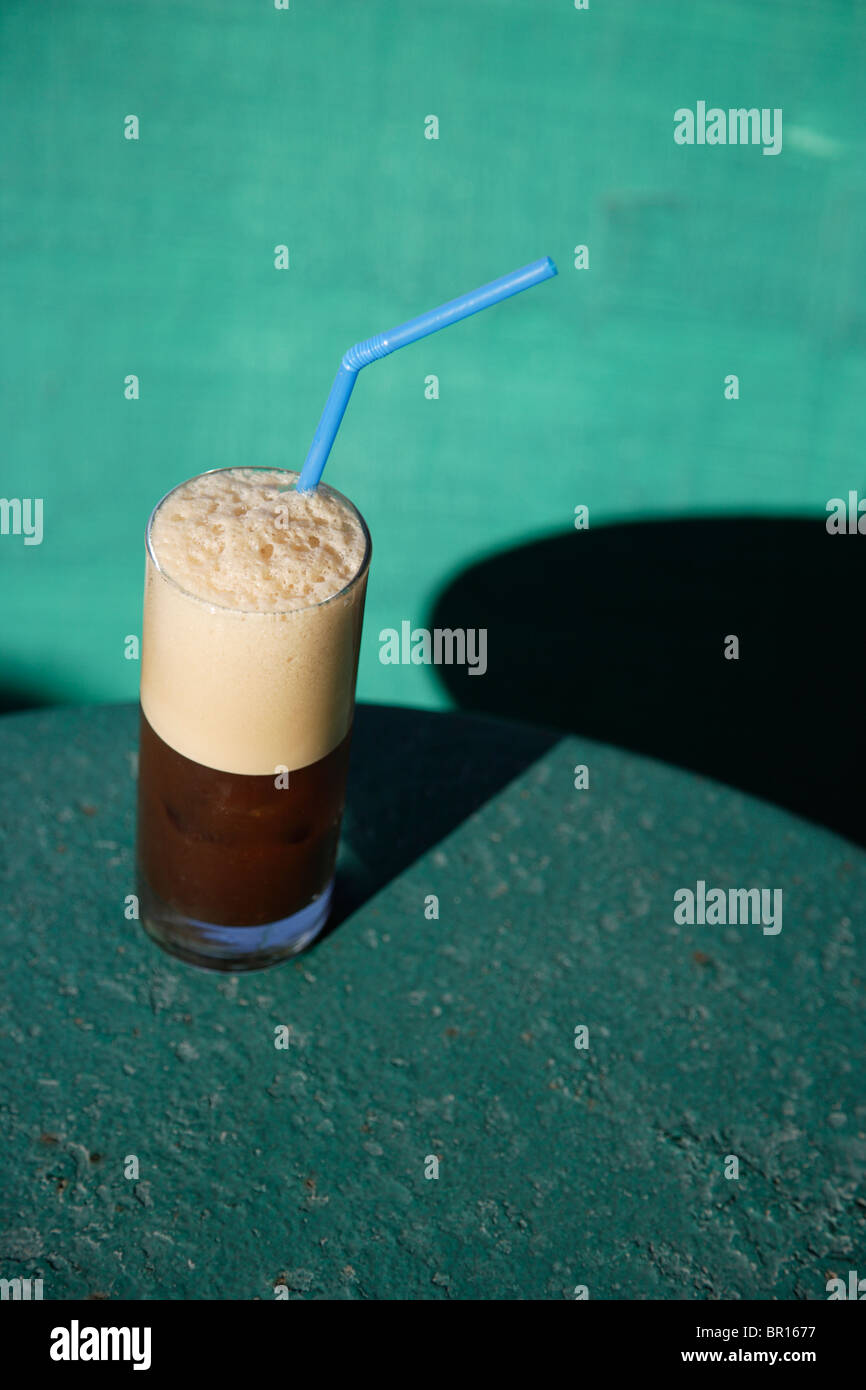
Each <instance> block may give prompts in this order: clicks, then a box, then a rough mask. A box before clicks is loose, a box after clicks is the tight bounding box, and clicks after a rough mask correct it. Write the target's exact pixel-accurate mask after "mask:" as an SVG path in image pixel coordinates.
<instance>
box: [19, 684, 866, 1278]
mask: <svg viewBox="0 0 866 1390" xmlns="http://www.w3.org/2000/svg"><path fill="white" fill-rule="evenodd" d="M135 739H136V721H135V709H134V707H133V706H101V707H90V708H81V709H62V710H49V711H45V712H37V713H28V714H22V715H14V716H8V717H7V718H5V719H4V720H2V721H0V769H2V778H3V790H4V804H3V832H4V845H3V856H2V875H3V889H2V894H3V896H2V901H3V920H4V930H3V940H4V948H5V949H4V970H3V986H2V1016H0V1018H2V1030H0V1062H2V1068H3V1070H2V1076H3V1081H2V1133H3V1168H4V1171H3V1174H2V1190H3V1192H4V1194H5V1196H4V1211H3V1223H2V1235H0V1276H2V1277H4V1278H14V1277H16V1276H18V1277H33V1278H42V1279H43V1280H44V1296H45V1298H50V1299H63V1298H79V1297H90V1298H145V1299H150V1298H182V1299H202V1298H220V1299H255V1298H261V1299H272V1298H274V1297H275V1294H274V1288H275V1286H280V1288H281V1289H283V1290H285V1291H286V1293H287V1296H288V1297H291V1298H307V1299H309V1298H366V1299H386V1298H399V1297H410V1298H415V1299H435V1298H456V1299H461V1298H476V1299H504V1298H518V1299H548V1298H553V1299H562V1298H568V1299H570V1298H573V1297H574V1296H575V1288H576V1286H579V1285H583V1286H585V1287H586V1289H587V1290H588V1294H589V1297H590V1298H594V1299H599V1298H601V1299H604V1298H607V1299H624V1298H665V1299H712V1298H726V1299H730V1298H749V1297H754V1298H792V1297H796V1298H803V1299H824V1298H826V1291H825V1284H826V1280H827V1279H828V1278H829V1277H831V1275H834V1274H838V1275H841V1276H842V1277H846V1276H847V1271H848V1270H849V1268H854V1267H857V1262H858V1260H859V1261H860V1264H861V1266H862V1260H863V1250H864V1244H863V1222H864V1217H866V1197H864V1192H863V1187H862V1177H861V1175H862V1171H863V1160H864V1156H866V1103H864V1095H863V1087H862V1058H863V1053H864V1040H866V1025H864V1019H863V1011H862V1007H861V1003H860V1001H861V998H862V982H863V978H864V969H866V962H864V947H863V939H862V935H861V934H860V933H859V931H858V927H859V925H860V921H861V911H860V905H861V900H862V896H863V891H864V887H866V856H864V854H863V853H862V852H861V851H859V850H856V849H854V848H853V847H852V846H851V845H850V844H848V843H847V842H845V841H843V840H841V839H838V838H835V837H833V836H832V835H830V834H828V833H826V832H825V831H822V830H818V829H815V828H813V827H812V826H810V825H808V824H806V823H805V822H802V821H797V820H795V819H793V818H792V817H790V816H789V815H788V814H786V813H783V812H780V811H777V810H776V809H774V808H773V807H771V806H769V805H767V804H764V803H761V802H757V801H753V800H750V799H748V798H746V797H744V796H741V795H739V794H737V793H735V792H733V791H730V790H728V789H725V788H722V787H720V786H719V785H717V784H715V783H713V782H710V781H707V780H702V779H699V778H696V777H692V776H689V775H686V774H684V773H682V772H676V771H672V770H670V769H668V768H666V767H664V766H663V765H661V764H658V763H654V762H651V761H648V760H645V759H641V758H638V757H634V756H631V755H626V754H623V753H621V752H619V751H617V750H615V749H612V748H609V747H606V746H603V745H601V744H596V743H591V742H588V741H586V740H582V739H579V738H573V737H569V738H565V739H562V740H561V741H557V740H556V739H555V738H551V737H550V736H548V735H545V734H543V733H538V732H535V731H533V730H528V729H521V728H520V727H519V726H513V725H507V724H501V723H497V722H495V721H488V720H481V719H473V718H471V717H466V716H450V715H433V714H419V713H417V712H412V711H406V710H387V709H383V708H375V707H374V708H365V707H361V708H360V709H359V714H358V720H357V725H356V745H355V764H354V770H353V778H352V784H351V790H350V805H349V812H348V819H347V834H346V843H345V845H344V852H343V858H342V861H341V878H342V881H343V885H344V892H343V917H344V920H343V921H342V922H341V923H340V924H339V925H338V926H337V927H336V929H334V930H332V931H331V932H330V933H329V934H328V935H327V937H325V938H324V939H323V940H322V941H321V942H320V943H318V944H317V945H316V946H315V947H314V948H313V949H312V950H310V951H309V952H307V953H306V954H305V955H303V956H302V957H300V958H298V960H296V961H294V962H292V963H290V964H287V965H284V966H282V967H279V968H277V969H275V970H272V971H269V972H264V973H261V974H255V975H249V976H245V977H236V976H235V977H227V976H223V975H217V974H213V975H212V974H209V973H205V972H199V971H196V970H194V969H191V968H189V967H186V966H184V965H182V964H180V963H179V962H177V961H174V960H172V959H170V958H169V957H167V956H165V955H163V954H161V953H160V952H159V951H158V949H157V948H156V947H155V946H154V945H153V944H152V943H151V942H150V941H149V940H148V939H147V938H146V937H145V935H144V933H143V932H142V931H141V929H140V927H139V926H138V925H137V923H135V922H133V921H128V920H126V919H125V916H124V901H125V898H126V895H127V894H129V893H131V892H133V891H134V881H133V858H132V833H133V813H134V786H135V782H134V779H135ZM577 764H586V765H587V766H588V767H589V770H590V786H589V788H588V789H586V790H576V789H575V786H574V768H575V766H576V765H577ZM511 779H513V780H511ZM698 879H704V880H705V881H706V882H707V883H708V884H709V885H713V886H720V887H723V888H729V887H738V886H744V887H749V886H752V885H763V886H766V887H780V888H781V889H782V890H783V893H784V917H783V927H782V931H781V932H780V933H779V934H778V935H766V934H764V932H763V931H762V930H761V928H760V926H736V927H731V926H727V927H723V926H708V925H696V926H680V925H677V924H676V923H675V921H674V899H673V895H674V892H675V891H676V889H678V888H680V887H683V886H692V887H694V886H695V883H696V881H697V880H698ZM371 895H372V896H371ZM433 895H435V897H436V898H437V899H438V904H439V908H438V918H430V917H428V916H426V915H425V903H426V902H428V901H429V900H430V898H431V897H432V896H433ZM347 914H348V915H347ZM281 1025H285V1026H288V1028H289V1029H290V1034H289V1037H290V1045H289V1046H288V1048H283V1049H278V1048H276V1047H275V1030H276V1029H278V1028H279V1027H280V1026H281ZM582 1025H583V1026H585V1027H586V1028H587V1029H588V1030H589V1031H588V1042H589V1046H588V1047H586V1048H582V1049H578V1048H576V1047H575V1036H576V1035H575V1029H576V1028H579V1027H580V1026H582ZM577 1036H578V1038H579V1037H580V1035H579V1034H578V1035H577ZM730 1155H733V1156H736V1157H737V1158H738V1160H739V1177H738V1178H737V1179H729V1178H726V1176H725V1165H726V1161H727V1160H728V1156H730ZM132 1157H134V1158H135V1159H136V1160H137V1164H138V1176H137V1177H135V1176H132V1177H127V1176H125V1170H126V1171H134V1168H133V1167H132V1165H131V1163H130V1159H131V1158H132ZM432 1158H435V1159H436V1160H437V1162H438V1176H437V1177H433V1176H428V1174H430V1173H432V1171H433V1170H434V1168H435V1165H434V1163H433V1162H432V1161H431V1160H432Z"/></svg>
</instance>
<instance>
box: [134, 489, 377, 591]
mask: <svg viewBox="0 0 866 1390" xmlns="http://www.w3.org/2000/svg"><path fill="white" fill-rule="evenodd" d="M239 472H251V473H285V474H288V475H290V476H292V477H293V478H295V479H297V478H299V477H300V471H299V470H298V469H294V468H279V467H273V466H271V465H269V464H264V463H238V464H229V465H228V466H227V467H224V468H204V469H202V471H201V472H200V473H193V475H192V477H190V478H184V480H183V482H180V483H175V485H174V487H172V488H169V490H168V492H166V493H163V495H162V497H160V499H159V501H158V502H157V503H156V505H155V507H154V508H153V510H152V512H151V513H150V516H149V517H148V519H147V525H146V526H145V528H144V548H145V551H146V554H147V557H148V559H149V560H150V561H151V562H152V564H153V566H154V569H155V570H156V571H157V573H158V574H159V575H160V576H161V578H163V579H164V580H165V581H166V583H168V584H170V585H171V586H172V588H173V589H176V590H177V592H178V593H179V594H183V595H184V597H185V598H189V599H192V601H193V603H200V604H201V605H202V606H203V607H204V608H210V609H215V610H216V611H217V612H220V613H237V614H239V615H243V616H244V617H257V618H292V617H294V616H295V614H301V613H310V612H312V611H313V610H314V609H316V608H325V607H326V606H327V605H328V604H329V603H334V602H336V600H337V599H339V598H345V596H346V595H347V594H348V593H350V592H351V590H352V589H354V587H355V585H356V584H357V583H358V582H359V581H360V580H361V579H363V577H364V575H365V574H366V573H367V570H368V569H369V568H370V559H371V556H372V554H373V541H372V537H371V536H370V528H369V527H368V525H367V523H366V521H365V520H364V518H363V516H362V515H361V513H360V512H359V510H358V508H357V507H356V506H355V504H354V502H353V501H352V500H351V498H349V497H346V496H345V494H344V493H342V492H339V491H338V489H337V488H335V487H331V486H330V484H329V483H319V484H318V485H317V490H318V488H323V489H324V490H325V492H326V493H328V494H330V496H332V497H337V498H339V500H340V501H341V502H343V503H344V504H345V505H346V507H348V509H349V510H350V511H351V512H352V513H353V515H354V516H355V517H356V518H357V520H358V522H359V524H360V526H361V531H362V533H363V536H364V555H363V557H362V559H361V563H360V565H359V566H358V569H357V570H356V571H355V573H354V574H353V575H352V578H351V579H350V580H349V581H348V583H346V584H344V585H343V587H342V589H338V591H337V592H336V593H335V594H329V595H328V597H327V598H323V599H319V600H318V601H317V602H315V603H306V604H304V605H303V607H301V608H236V607H234V606H233V605H231V604H226V603H216V602H215V601H214V600H213V599H208V598H202V596H201V594H194V593H192V591H191V590H189V589H185V588H184V586H183V585H182V584H181V583H179V581H178V580H177V579H175V578H174V576H173V575H171V574H169V573H168V571H167V570H165V569H163V567H162V565H161V564H160V562H159V558H158V556H157V554H156V550H155V547H154V544H153V523H154V521H155V519H156V514H157V512H158V511H159V509H160V507H162V505H163V503H165V502H167V501H168V499H169V497H171V496H173V494H174V493H175V492H178V491H179V490H180V488H182V487H186V485H187V483H192V482H194V481H195V479H196V478H206V477H209V476H210V474H212V473H239Z"/></svg>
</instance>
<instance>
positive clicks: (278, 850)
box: [137, 713, 352, 927]
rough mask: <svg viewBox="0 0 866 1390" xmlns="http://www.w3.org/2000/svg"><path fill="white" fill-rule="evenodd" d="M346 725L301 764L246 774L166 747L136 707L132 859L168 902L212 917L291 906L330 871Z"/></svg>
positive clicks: (277, 911) (226, 920) (228, 919)
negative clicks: (336, 740)
mask: <svg viewBox="0 0 866 1390" xmlns="http://www.w3.org/2000/svg"><path fill="white" fill-rule="evenodd" d="M351 735H352V731H351V729H350V730H349V732H348V734H347V735H346V737H345V738H344V739H343V742H342V743H341V744H339V745H338V746H337V747H336V748H335V749H333V751H332V752H330V753H329V754H328V755H327V756H326V757H324V758H321V759H320V760H319V761H318V762H317V763H311V764H310V766H309V767H303V768H300V769H299V770H297V771H292V772H289V773H288V774H283V778H282V780H283V781H285V780H286V778H288V783H289V785H288V787H287V788H278V787H277V786H275V781H276V777H277V773H276V769H275V770H274V773H273V775H267V776H264V777H257V776H256V777H254V776H246V775H245V774H243V773H235V772H219V771H217V770H216V769H215V768H212V767H203V766H202V765H201V764H200V763H196V762H192V760H191V759H189V758H185V757H184V756H183V754H181V753H177V752H175V750H174V749H173V748H170V747H169V746H168V744H167V743H164V742H163V741H162V739H161V738H159V736H158V735H157V734H155V733H154V731H153V729H152V728H151V727H150V724H149V723H148V722H147V719H146V718H145V716H144V714H143V713H142V715H141V736H140V744H139V749H140V752H139V772H138V849H137V852H138V864H139V871H140V874H141V876H142V879H143V881H144V882H145V883H146V884H147V885H149V887H150V888H151V889H152V890H153V892H154V893H155V894H157V896H158V897H159V898H160V899H162V901H163V902H164V903H166V904H168V906H169V907H171V908H173V909H174V910H175V911H176V912H178V913H180V914H182V915H184V916H186V917H191V918H194V919H196V920H197V921H202V922H212V923H215V924H217V925H220V926H227V927H246V926H250V927H252V926H261V925H263V924H265V923H267V922H276V921H279V920H281V919H282V918H284V917H288V916H290V915H291V914H292V913H294V912H298V911H300V910H301V909H302V908H305V907H307V906H308V904H309V903H311V902H312V901H313V900H314V899H315V898H317V897H318V896H319V895H320V894H321V893H322V892H323V891H324V889H325V888H326V887H327V885H328V883H329V882H330V880H331V878H332V877H333V873H334V864H335V861H336V857H337V841H338V838H339V833H340V821H341V819H342V816H343V806H344V803H345V795H346V776H347V772H348V767H349V744H350V741H351Z"/></svg>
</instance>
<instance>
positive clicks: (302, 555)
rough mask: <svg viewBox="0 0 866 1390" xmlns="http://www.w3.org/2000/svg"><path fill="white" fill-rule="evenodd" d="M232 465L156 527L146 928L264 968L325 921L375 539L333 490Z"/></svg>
mask: <svg viewBox="0 0 866 1390" xmlns="http://www.w3.org/2000/svg"><path fill="white" fill-rule="evenodd" d="M296 481H297V474H296V473H293V472H289V471H282V470H273V469H258V468H229V469H218V470H216V471H214V472H211V473H203V474H201V475H200V476H198V477H196V478H193V479H191V480H190V481H189V482H186V483H182V484H181V485H180V486H179V487H177V488H175V489H174V490H173V491H172V492H170V493H168V495H167V496H166V497H164V498H163V500H162V501H161V502H160V503H159V504H158V505H157V507H156V508H155V510H154V512H153V515H152V516H151V518H150V522H149V524H148V528H147V535H146V552H147V553H146V562H145V563H146V571H145V596H144V626H143V633H142V666H141V744H140V757H139V796H138V850H137V853H138V873H139V900H140V914H141V920H142V923H143V925H144V927H145V929H146V930H147V931H148V932H149V933H150V935H151V936H153V937H154V938H155V939H156V940H157V941H158V942H160V944H161V945H162V946H164V947H165V948H166V949H167V950H169V951H171V952H172V953H173V954H175V955H177V956H180V957H181V958H182V959H185V960H188V961H191V962H193V963H195V964H199V965H206V966H211V967H214V968H217V969H223V970H247V969H256V968H259V967H262V966H265V965H270V964H273V963H274V962H276V961H278V960H281V959H283V958H285V957H287V956H289V955H293V954H294V953H295V952H297V951H299V950H301V949H302V948H303V947H304V946H306V945H307V944H308V943H309V942H310V941H312V939H313V938H314V937H315V936H316V935H317V933H318V932H319V931H320V930H321V928H322V926H323V925H324V923H325V920H326V919H327V916H328V910H329V905H330V900H331V894H332V891H333V884H334V867H335V861H336V854H337V842H338V837H339V830H340V821H341V818H342V814H343V805H344V800H345V789H346V776H347V770H348V759H349V743H350V738H351V730H352V717H353V712H354V699H355V678H356V674H357V666H358V651H359V646H360V637H361V623H362V618H363V611H364V598H365V592H366V584H367V571H368V567H369V562H370V537H369V533H368V531H367V527H366V525H365V523H364V520H363V518H362V517H361V515H360V513H359V512H358V511H357V510H356V509H355V507H354V506H353V505H352V504H351V503H350V502H349V501H348V500H347V499H346V498H345V497H343V496H341V494H340V493H338V492H336V491H335V490H334V489H333V488H329V487H328V486H327V485H325V484H320V485H319V486H318V487H317V488H316V489H315V490H313V491H311V492H305V493H298V492H297V491H296V490H295V483H296Z"/></svg>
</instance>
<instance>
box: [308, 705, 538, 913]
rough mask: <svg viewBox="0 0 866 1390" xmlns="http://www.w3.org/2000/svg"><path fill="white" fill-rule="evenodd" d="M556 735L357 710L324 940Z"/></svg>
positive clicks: (460, 719)
mask: <svg viewBox="0 0 866 1390" xmlns="http://www.w3.org/2000/svg"><path fill="white" fill-rule="evenodd" d="M558 739H559V734H558V733H557V732H555V731H550V730H545V729H533V728H526V727H523V726H520V725H514V724H512V723H509V722H506V721H503V720H498V719H479V718H478V717H477V716H475V715H466V714H459V713H455V714H437V713H433V712H431V711H429V710H417V709H400V708H394V707H391V706H387V705H358V707H357V710H356V712H355V728H354V733H353V735H352V761H351V767H350V771H349V790H348V802H347V806H346V814H345V817H344V821H343V835H342V838H341V842H340V857H339V861H338V865H337V884H336V889H335V895H334V906H333V910H332V914H331V918H330V922H329V925H328V929H327V932H326V934H327V933H328V932H330V931H332V930H333V929H334V928H335V927H337V926H339V924H340V922H342V921H344V920H345V919H346V918H347V917H348V916H350V915H351V913H353V912H354V911H356V909H357V908H359V907H360V906H361V904H362V903H364V902H366V901H367V899H368V898H370V897H372V896H373V894H374V893H377V892H379V890H380V889H381V888H384V887H385V886H386V885H387V884H388V883H390V882H391V880H392V879H393V878H396V877H397V876H398V875H399V874H400V873H402V872H403V870H404V869H407V868H408V867H409V865H410V864H412V863H414V861H415V860H416V859H418V858H419V857H420V856H421V855H422V854H424V853H425V852H426V851H427V850H428V849H430V848H431V846H433V845H435V844H438V842H439V841H440V840H442V839H443V838H444V837H445V836H446V835H448V834H449V833H450V832H451V831H452V830H454V829H456V827H457V826H458V825H460V823H461V822H462V821H464V820H465V819H466V818H467V816H470V815H471V814H472V812H473V811H476V810H478V808H479V807H480V806H483V805H484V803H485V801H488V800H489V799H490V797H491V796H495V795H496V793H497V792H499V791H501V790H502V788H503V787H505V786H507V784H508V783H509V782H511V781H512V780H513V779H514V778H515V777H517V776H518V775H519V774H520V773H521V772H523V770H524V769H525V768H526V767H528V766H529V765H530V763H533V762H535V760H536V759H537V758H540V757H541V756H542V755H543V754H544V753H546V752H547V750H548V749H549V748H551V747H552V746H553V745H554V744H555V743H556V742H557V741H558ZM420 910H421V905H420V904H419V911H420Z"/></svg>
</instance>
